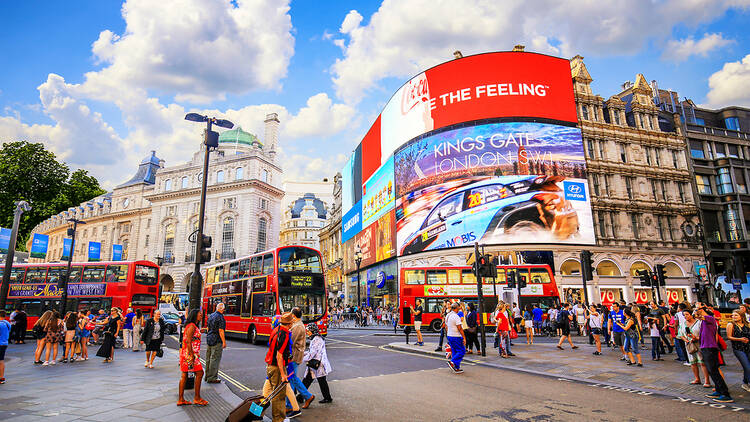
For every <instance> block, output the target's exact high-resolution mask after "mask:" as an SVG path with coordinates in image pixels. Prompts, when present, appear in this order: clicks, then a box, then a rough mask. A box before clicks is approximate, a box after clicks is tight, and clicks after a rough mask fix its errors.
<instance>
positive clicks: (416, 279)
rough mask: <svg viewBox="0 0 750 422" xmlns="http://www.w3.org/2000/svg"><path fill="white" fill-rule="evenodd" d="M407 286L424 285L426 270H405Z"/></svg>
mask: <svg viewBox="0 0 750 422" xmlns="http://www.w3.org/2000/svg"><path fill="white" fill-rule="evenodd" d="M404 281H405V282H406V284H424V270H404Z"/></svg>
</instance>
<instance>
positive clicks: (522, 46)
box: [513, 44, 526, 53]
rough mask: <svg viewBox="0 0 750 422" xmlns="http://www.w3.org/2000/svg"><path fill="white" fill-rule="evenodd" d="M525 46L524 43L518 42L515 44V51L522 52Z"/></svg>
mask: <svg viewBox="0 0 750 422" xmlns="http://www.w3.org/2000/svg"><path fill="white" fill-rule="evenodd" d="M525 48H526V47H525V46H524V45H523V44H516V45H515V46H513V51H517V52H521V53H522V52H523V50H524V49H525Z"/></svg>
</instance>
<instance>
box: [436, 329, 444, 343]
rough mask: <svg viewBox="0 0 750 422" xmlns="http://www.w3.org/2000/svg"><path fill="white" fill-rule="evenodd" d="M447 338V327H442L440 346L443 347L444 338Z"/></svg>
mask: <svg viewBox="0 0 750 422" xmlns="http://www.w3.org/2000/svg"><path fill="white" fill-rule="evenodd" d="M444 338H445V328H441V329H440V343H439V344H438V347H443V339H444Z"/></svg>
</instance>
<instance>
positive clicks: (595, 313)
mask: <svg viewBox="0 0 750 422" xmlns="http://www.w3.org/2000/svg"><path fill="white" fill-rule="evenodd" d="M586 318H587V319H588V320H589V329H590V330H591V335H592V336H594V342H595V343H596V352H594V353H593V354H594V355H596V356H599V355H601V354H602V339H601V335H602V315H601V314H600V313H599V310H597V309H596V305H591V306H589V313H588V315H586Z"/></svg>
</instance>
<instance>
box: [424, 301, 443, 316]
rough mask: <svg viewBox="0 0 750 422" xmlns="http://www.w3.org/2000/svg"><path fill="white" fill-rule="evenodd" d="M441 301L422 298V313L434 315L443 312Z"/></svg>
mask: <svg viewBox="0 0 750 422" xmlns="http://www.w3.org/2000/svg"><path fill="white" fill-rule="evenodd" d="M443 300H444V299H442V298H435V297H423V298H422V303H424V311H425V312H428V313H434V314H439V313H441V312H443Z"/></svg>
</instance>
